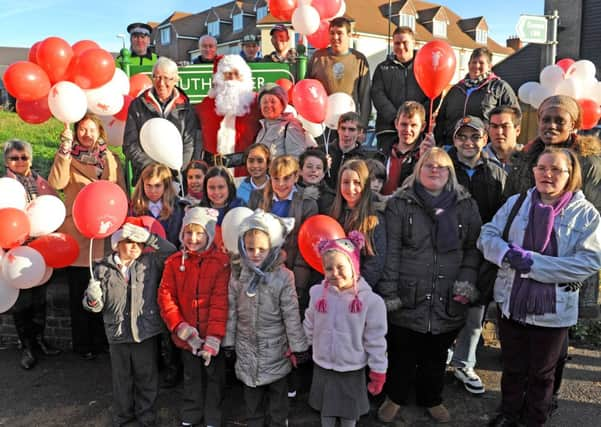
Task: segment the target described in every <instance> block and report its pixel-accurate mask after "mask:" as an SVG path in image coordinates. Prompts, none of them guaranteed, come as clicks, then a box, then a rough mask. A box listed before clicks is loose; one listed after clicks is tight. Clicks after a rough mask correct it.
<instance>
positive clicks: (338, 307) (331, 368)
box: [303, 231, 388, 427]
mask: <svg viewBox="0 0 601 427" xmlns="http://www.w3.org/2000/svg"><path fill="white" fill-rule="evenodd" d="M364 244H365V238H364V237H363V234H361V233H360V232H358V231H351V232H350V233H349V235H348V237H347V238H345V239H337V240H326V241H322V242H320V243H319V244H318V250H319V253H320V255H321V260H322V263H323V270H324V276H325V279H324V280H323V282H322V283H321V284H318V285H315V286H313V287H312V288H311V291H310V293H311V296H310V298H311V299H310V302H309V308H308V309H307V311H306V313H305V320H304V322H303V326H304V329H305V334H306V335H307V339H308V340H309V343H310V344H312V345H313V361H314V362H315V368H314V370H313V382H312V384H311V393H310V395H309V404H310V405H311V406H312V407H313V408H314V409H316V410H318V411H320V412H321V425H322V426H324V427H326V426H335V425H336V422H337V420H340V425H341V427H350V426H354V425H355V424H356V422H357V420H358V419H359V417H360V416H361V415H363V414H365V413H367V412H368V410H369V401H368V398H367V392H368V391H369V392H370V393H371V394H373V395H377V394H379V393H380V392H381V391H382V387H383V386H384V382H385V380H386V369H387V367H388V360H387V358H386V338H385V337H386V307H385V305H384V301H383V300H382V298H380V297H379V296H378V295H376V294H375V293H374V292H373V291H372V290H371V287H370V286H369V285H368V283H367V282H366V281H365V279H364V278H363V277H362V276H361V275H360V265H359V264H360V263H359V259H360V256H361V248H362V247H363V245H364ZM366 366H367V367H369V369H370V372H369V384H367V386H366V382H365V367H366Z"/></svg>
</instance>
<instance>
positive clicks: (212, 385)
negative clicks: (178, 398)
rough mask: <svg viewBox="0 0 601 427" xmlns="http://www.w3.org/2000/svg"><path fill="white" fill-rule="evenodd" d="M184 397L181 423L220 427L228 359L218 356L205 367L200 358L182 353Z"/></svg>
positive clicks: (187, 352) (188, 353)
mask: <svg viewBox="0 0 601 427" xmlns="http://www.w3.org/2000/svg"><path fill="white" fill-rule="evenodd" d="M182 359H183V364H184V395H183V407H182V421H185V422H187V423H190V424H198V425H200V423H201V422H202V421H203V418H204V424H205V425H211V426H220V425H221V404H222V402H223V390H224V387H225V358H224V356H223V355H222V354H221V353H219V354H218V355H217V356H216V357H212V358H211V363H210V364H209V366H204V360H203V359H202V358H201V357H198V356H194V355H193V354H192V353H190V352H189V351H185V350H183V351H182Z"/></svg>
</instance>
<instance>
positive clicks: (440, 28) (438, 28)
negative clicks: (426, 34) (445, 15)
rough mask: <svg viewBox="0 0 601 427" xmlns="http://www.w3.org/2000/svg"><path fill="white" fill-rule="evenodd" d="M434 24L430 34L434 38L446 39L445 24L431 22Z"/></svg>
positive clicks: (443, 22)
mask: <svg viewBox="0 0 601 427" xmlns="http://www.w3.org/2000/svg"><path fill="white" fill-rule="evenodd" d="M432 22H433V23H434V25H433V29H432V34H433V35H434V37H446V36H447V23H446V22H445V21H437V20H434V21H432Z"/></svg>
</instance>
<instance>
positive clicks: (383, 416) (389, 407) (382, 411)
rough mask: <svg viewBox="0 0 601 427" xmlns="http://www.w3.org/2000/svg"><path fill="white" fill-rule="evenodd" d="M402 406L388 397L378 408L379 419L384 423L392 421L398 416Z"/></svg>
mask: <svg viewBox="0 0 601 427" xmlns="http://www.w3.org/2000/svg"><path fill="white" fill-rule="evenodd" d="M400 408H401V407H400V406H399V405H397V404H396V403H394V402H393V401H392V400H390V399H389V398H388V397H386V400H384V403H382V405H380V408H379V409H378V419H379V420H380V421H382V422H383V423H391V422H392V421H394V419H395V418H396V416H397V414H398V413H399V409H400Z"/></svg>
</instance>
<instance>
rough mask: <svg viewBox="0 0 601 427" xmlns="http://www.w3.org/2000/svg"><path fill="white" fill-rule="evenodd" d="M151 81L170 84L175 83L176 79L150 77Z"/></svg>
mask: <svg viewBox="0 0 601 427" xmlns="http://www.w3.org/2000/svg"><path fill="white" fill-rule="evenodd" d="M152 80H154V81H155V82H165V83H172V82H175V81H177V77H166V76H152Z"/></svg>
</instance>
